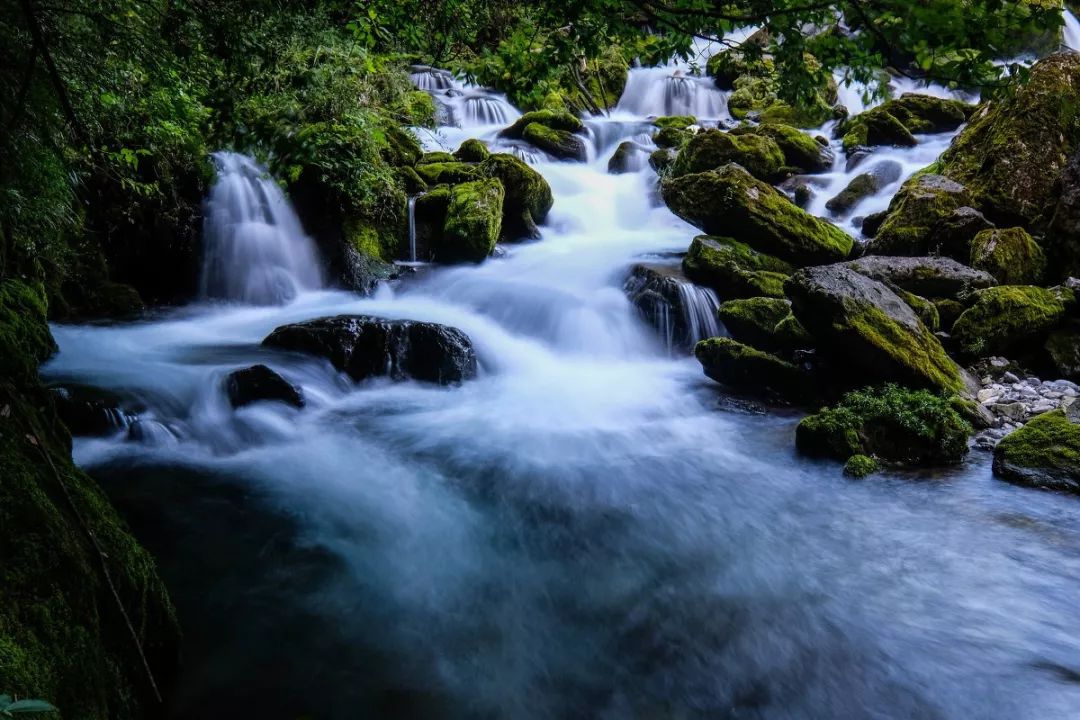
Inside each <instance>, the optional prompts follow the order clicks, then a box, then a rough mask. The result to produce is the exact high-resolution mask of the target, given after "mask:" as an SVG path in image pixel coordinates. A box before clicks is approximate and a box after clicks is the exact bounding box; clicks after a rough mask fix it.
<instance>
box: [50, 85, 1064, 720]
mask: <svg viewBox="0 0 1080 720" xmlns="http://www.w3.org/2000/svg"><path fill="white" fill-rule="evenodd" d="M665 72H668V71H667V70H664V69H661V70H659V71H658V70H656V69H648V68H644V69H635V70H633V71H632V75H631V81H630V84H629V86H628V87H629V89H628V91H627V96H626V97H624V98H623V100H622V101H621V102H620V104H619V108H620V111H619V112H618V113H616V114H614V115H613V117H612V118H608V119H595V120H590V121H589V123H588V127H589V137H590V138H591V141H592V144H593V147H592V148H591V151H590V152H591V154H590V161H589V162H588V163H563V162H551V161H548V160H546V159H543V158H539V159H538V162H536V164H535V167H536V169H537V170H539V171H540V172H541V173H542V174H543V175H544V177H545V178H547V180H548V181H549V183H550V184H551V187H552V190H553V192H554V196H555V204H554V208H553V210H552V212H551V215H550V217H549V218H548V219H547V221H546V223H545V224H544V226H543V227H542V233H543V238H542V239H541V240H540V241H538V242H534V243H527V244H522V245H515V246H511V247H507V248H505V256H504V257H498V258H493V259H489V260H488V261H487V262H485V263H483V264H481V265H479V266H467V267H450V268H437V269H436V268H429V269H428V271H427V272H426V273H424V274H422V275H421V276H419V277H418V279H415V280H412V281H409V282H405V283H403V284H401V285H399V286H397V287H394V288H390V287H383V288H382V289H380V290H379V292H377V294H376V295H375V296H374V297H371V298H360V297H357V296H355V295H353V294H350V293H347V292H343V291H336V290H318V289H312V287H313V285H312V283H311V282H310V281H307V280H305V281H304V282H299V283H295V290H296V293H295V297H293V298H292V300H291V301H290V302H287V303H285V304H280V305H256V304H236V303H232V304H221V303H209V302H207V303H198V304H194V305H191V306H189V307H186V308H182V309H179V310H176V311H172V312H167V313H163V314H161V315H159V316H155V317H153V318H150V319H147V320H144V321H140V322H136V323H130V324H122V325H109V326H56V327H55V328H54V333H55V336H56V339H57V341H58V343H59V345H60V352H59V354H58V355H57V356H56V358H55V359H54V360H53V361H51V362H50V363H49V364H48V365H47V366H46V368H45V369H44V371H43V372H44V374H45V376H46V377H47V378H48V379H49V380H51V381H53V382H56V383H77V384H84V385H91V386H95V387H99V388H104V389H106V390H108V391H109V392H111V393H113V394H115V395H116V396H118V397H120V398H122V400H123V403H124V404H125V406H126V407H128V408H129V409H131V410H133V411H136V412H138V414H139V418H140V419H139V421H138V423H137V425H138V426H140V427H141V428H142V429H141V430H140V431H138V432H131V431H128V432H127V433H125V434H120V435H117V436H116V437H112V438H106V439H83V440H79V441H77V443H76V446H75V457H76V459H77V460H78V461H79V462H80V463H81V464H82V465H83V466H85V467H87V468H88V469H90V470H91V472H93V473H94V474H95V475H96V476H97V477H99V478H101V479H102V481H103V482H105V483H106V484H107V486H108V487H109V488H110V491H111V492H112V493H113V494H114V496H116V497H119V498H120V502H121V505H122V506H124V507H126V508H128V509H129V512H131V513H132V515H133V517H134V518H135V520H133V522H134V523H135V524H136V529H137V530H140V534H142V535H143V536H144V537H146V538H147V542H148V543H150V545H151V547H152V548H153V549H155V551H156V552H157V554H158V556H159V557H160V558H161V562H162V564H163V567H164V570H165V573H166V576H167V577H168V578H169V581H170V586H171V588H172V589H173V593H174V596H175V597H176V598H177V602H178V604H179V607H180V613H181V619H182V620H183V621H184V623H185V632H186V634H187V636H188V637H189V641H188V642H189V643H190V645H189V647H188V650H187V656H188V657H187V665H186V670H185V676H184V677H183V678H182V679H181V682H180V686H181V688H180V691H179V693H178V699H177V700H176V709H175V711H174V714H175V716H176V717H203V718H216V717H234V716H256V715H259V716H263V717H295V716H299V715H312V716H315V717H331V718H350V717H357V716H364V717H368V716H371V717H394V718H400V717H417V718H419V717H424V718H474V717H483V718H515V719H517V718H521V719H525V720H532V719H533V718H537V719H539V718H605V719H606V718H612V719H614V718H620V719H622V718H631V719H633V718H643V719H644V718H656V717H670V718H736V717H739V718H744V717H745V718H776V719H790V718H821V717H830V718H869V717H874V718H957V719H959V718H965V719H966V718H1003V719H1004V718H1036V717H1037V718H1041V719H1049V718H1061V719H1062V720H1064V719H1065V718H1075V717H1076V714H1075V713H1076V709H1077V708H1078V707H1080V684H1078V683H1077V682H1076V678H1075V677H1074V676H1073V675H1070V672H1071V673H1074V674H1075V673H1080V628H1078V627H1077V624H1076V622H1075V615H1076V598H1077V597H1078V596H1080V508H1078V507H1077V505H1076V500H1075V499H1073V498H1066V497H1060V496H1056V495H1050V494H1044V493H1038V492H1034V491H1030V490H1023V489H1019V488H1015V487H1012V486H1009V485H1005V484H1004V483H1000V482H998V481H995V480H993V479H991V478H990V473H989V469H988V467H987V462H986V460H985V458H983V457H981V456H979V455H975V456H974V457H973V459H972V460H971V461H970V462H969V463H968V464H967V465H966V466H965V467H964V468H960V469H956V470H953V471H949V472H946V473H939V474H935V475H933V476H930V475H928V474H922V475H914V474H913V475H907V476H901V475H893V474H887V473H886V474H883V475H879V476H875V477H873V478H871V479H869V480H866V481H864V482H861V483H853V482H851V481H848V480H845V479H843V478H842V477H841V475H840V472H839V468H838V466H837V465H835V464H833V463H817V462H809V461H805V460H801V459H798V458H797V457H796V456H795V454H794V451H793V448H792V434H793V428H794V423H795V420H796V418H795V417H793V416H790V415H785V414H782V413H781V414H778V415H768V416H762V415H756V414H753V413H747V412H743V411H740V410H739V409H738V408H737V407H735V406H727V405H725V404H722V403H720V404H718V397H719V394H718V392H717V388H716V386H715V385H714V384H712V383H710V382H709V381H707V380H706V379H705V378H704V377H703V376H702V374H701V369H700V367H699V366H698V364H697V363H696V362H695V361H693V360H692V359H690V358H682V357H675V358H672V357H670V356H669V354H668V353H667V352H666V349H665V348H664V342H663V340H662V339H660V338H658V337H657V333H656V331H655V330H653V329H652V328H650V327H649V326H648V325H646V323H645V322H644V321H643V320H642V319H641V318H640V317H639V315H638V314H637V312H636V310H635V309H634V308H633V307H632V306H631V305H630V303H629V302H628V300H627V299H626V297H625V296H624V294H623V291H622V283H623V281H624V279H625V277H626V275H627V271H628V269H629V267H630V266H631V265H632V264H633V263H635V262H637V261H640V260H642V259H644V260H649V261H654V260H656V259H664V258H666V257H669V255H668V254H669V253H675V252H682V251H685V249H686V247H687V246H688V244H689V242H690V240H691V238H692V237H693V236H694V235H695V234H696V231H695V229H694V228H692V227H690V226H689V225H687V224H686V223H684V222H682V221H681V220H679V219H678V218H676V217H674V216H673V215H672V214H671V213H670V212H669V211H668V210H667V209H666V208H664V207H663V206H662V205H661V204H659V203H658V202H657V200H656V196H655V175H654V174H653V173H652V171H651V170H650V169H648V168H647V167H644V168H643V169H642V170H640V171H639V172H632V173H627V174H623V175H610V174H608V173H607V172H606V165H607V160H608V158H609V157H610V156H611V154H612V152H613V151H614V148H615V147H616V146H617V144H618V143H619V142H620V141H621V140H623V139H626V138H634V139H636V140H637V141H638V142H640V143H642V144H643V145H644V146H645V147H646V148H647V147H648V146H649V144H650V143H651V141H650V140H649V139H648V136H647V131H648V128H649V123H648V116H651V115H659V114H664V113H668V112H687V111H691V110H695V109H701V108H711V109H713V110H715V112H716V115H717V116H716V117H713V118H706V120H709V121H713V122H715V121H723V120H726V119H727V118H726V117H725V110H724V109H725V108H726V102H725V99H724V97H723V95H722V93H720V92H719V91H717V90H716V89H715V88H712V87H709V86H708V85H707V84H705V83H697V84H696V85H695V90H694V93H693V94H692V95H686V94H683V95H680V94H679V93H673V92H669V91H668V86H669V84H670V83H669V80H668V76H667V75H665ZM420 75H424V74H423V73H421V74H420ZM414 79H415V80H416V81H417V82H418V83H422V85H421V86H422V87H427V88H428V89H430V90H431V91H433V92H435V93H436V94H440V93H441V95H439V97H440V99H441V105H442V106H443V108H444V110H443V117H445V118H449V121H450V122H452V123H454V124H455V126H452V127H446V128H443V129H441V130H440V131H439V132H438V133H434V134H432V135H430V136H428V137H425V142H426V143H427V144H428V145H429V147H446V148H450V149H453V148H454V147H456V146H457V145H458V144H459V143H460V142H461V141H462V140H464V139H466V138H469V137H479V138H481V139H484V140H486V141H488V142H490V143H492V144H493V145H494V146H495V149H499V142H498V141H497V140H496V137H495V136H496V133H497V130H498V129H499V128H501V127H502V126H503V125H505V124H506V122H507V121H508V120H510V119H512V118H514V117H516V116H517V114H518V113H517V111H516V110H514V109H513V108H511V107H510V106H509V105H507V104H506V103H505V100H504V99H502V98H500V97H499V96H497V95H495V94H492V93H487V92H486V91H482V90H479V89H476V88H470V87H466V86H462V85H460V84H459V83H458V82H457V81H456V80H453V79H452V78H449V77H448V76H440V77H437V78H431V79H424V78H423V77H418V78H414ZM695 82H697V81H695ZM447 93H449V94H447ZM469 98H472V100H471V101H470V99H469ZM478 98H480V99H478ZM679 103H687V104H686V105H682V104H679ZM922 140H923V142H922V144H920V146H919V147H917V148H912V149H903V150H901V149H892V148H882V149H879V150H877V151H876V152H875V153H873V155H872V156H871V157H870V158H867V159H866V160H864V161H863V162H862V163H861V164H860V165H859V166H858V167H857V168H854V169H853V170H851V171H848V170H846V169H845V168H844V161H843V159H839V160H838V161H837V165H836V167H835V168H834V170H833V172H832V173H830V174H826V175H823V176H820V178H821V179H822V181H823V182H824V183H825V184H826V187H825V188H824V189H822V190H820V191H819V193H818V200H817V201H815V205H814V206H813V207H812V208H811V210H812V211H813V212H816V213H822V214H824V209H823V203H824V201H826V200H827V199H828V198H829V197H831V196H832V194H835V192H836V191H839V189H842V188H843V186H844V185H846V182H847V181H848V180H850V178H851V177H854V175H855V174H858V173H859V172H863V171H865V169H866V168H869V167H871V166H873V165H874V164H875V163H881V162H895V163H897V164H899V166H900V167H901V169H902V171H901V178H900V179H902V178H903V177H906V176H908V175H910V174H911V173H912V172H914V171H915V170H916V169H918V168H920V167H922V166H924V165H925V164H927V163H929V162H931V161H932V160H933V159H934V158H935V157H936V155H937V154H938V153H939V152H940V151H941V149H943V148H944V147H945V145H946V144H947V143H948V140H949V138H948V137H944V136H943V137H929V138H922ZM517 150H518V151H519V152H520V153H521V154H522V155H525V156H531V153H530V152H528V151H527V150H526V149H524V148H517ZM839 154H840V153H838V155H839ZM900 179H898V180H897V181H896V182H895V183H892V184H890V186H889V187H887V188H885V189H884V190H883V191H882V193H880V194H879V195H878V196H876V197H874V198H871V199H869V200H867V201H866V203H864V206H862V207H860V208H858V213H857V214H860V215H861V214H864V213H865V212H870V211H873V210H876V209H881V208H882V207H884V205H885V204H886V203H887V202H888V198H889V196H890V195H891V193H892V192H893V191H895V188H896V187H897V186H898V184H899V182H900ZM819 205H820V207H819ZM845 222H847V221H845ZM848 227H851V226H850V225H848ZM300 236H302V233H300ZM215 262H216V261H215ZM311 268H314V265H312V266H311ZM309 269H310V268H306V267H301V268H299V269H298V270H297V272H296V273H294V274H298V275H299V276H302V277H309V276H308V275H307V272H308V270H309ZM215 285H216V284H215ZM211 294H212V295H215V296H218V295H220V294H224V295H226V296H227V297H230V298H233V299H247V300H250V301H259V302H261V301H262V300H263V298H262V297H261V296H259V297H250V296H248V295H247V293H246V291H245V292H243V293H234V292H232V291H229V292H226V293H211ZM271 299H274V300H284V299H287V298H286V297H280V296H279V297H274V298H271ZM340 313H363V314H370V315H378V316H383V317H390V318H409V319H416V320H428V321H435V322H440V323H446V324H449V325H452V326H455V327H458V328H461V329H462V330H463V331H465V332H466V333H467V334H468V335H469V336H470V337H471V338H472V340H473V342H474V343H475V345H476V349H477V352H478V355H479V360H480V365H481V372H480V376H479V378H477V379H476V380H474V381H470V382H467V383H465V384H463V385H461V386H460V387H454V388H437V387H432V386H425V385H419V384H414V383H397V384H395V383H390V382H388V381H383V380H378V381H372V382H367V383H364V384H361V385H355V384H353V383H352V382H350V381H348V380H347V379H345V378H344V377H343V376H342V375H340V374H339V373H337V372H335V371H333V369H332V368H331V367H330V366H329V365H328V364H327V363H326V362H324V361H320V360H317V359H313V358H307V357H301V356H295V355H287V354H278V353H271V352H268V351H265V350H263V349H262V348H260V347H259V342H260V341H261V340H262V339H263V338H264V337H265V336H266V335H267V334H268V333H269V332H270V331H271V330H273V329H274V328H275V327H277V326H280V325H282V324H285V323H289V322H295V321H300V320H305V319H309V318H315V317H320V316H325V315H333V314H340ZM257 362H262V363H266V364H268V365H270V366H271V367H273V368H274V369H276V370H278V371H279V372H281V373H282V374H283V375H284V376H285V377H286V378H287V379H288V380H289V381H291V382H292V383H294V384H297V385H300V386H302V387H303V391H304V394H305V397H306V399H307V405H306V407H305V408H303V409H301V410H297V409H293V408H290V407H285V406H284V405H279V404H272V403H259V404H255V405H251V406H247V407H244V408H241V409H239V410H234V409H232V408H231V407H230V405H229V403H228V401H227V399H226V397H225V393H224V390H223V387H222V383H223V378H224V376H225V375H226V374H227V373H228V372H229V371H231V370H234V369H237V368H241V367H246V366H248V365H251V364H254V363H257ZM132 508H133V509H132ZM1070 678H1072V679H1071V680H1070Z"/></svg>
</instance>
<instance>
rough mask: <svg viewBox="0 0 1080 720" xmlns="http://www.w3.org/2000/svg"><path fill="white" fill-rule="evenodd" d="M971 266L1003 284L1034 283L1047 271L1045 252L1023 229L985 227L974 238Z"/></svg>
mask: <svg viewBox="0 0 1080 720" xmlns="http://www.w3.org/2000/svg"><path fill="white" fill-rule="evenodd" d="M971 267H973V268H978V269H979V270H985V271H986V272H988V273H990V274H991V275H993V276H994V278H995V279H996V280H997V281H998V282H999V283H1001V284H1002V285H1035V284H1038V283H1039V282H1041V281H1042V278H1043V275H1044V274H1045V273H1046V255H1045V254H1044V253H1043V250H1042V248H1041V247H1039V244H1038V243H1037V242H1035V239H1034V238H1032V237H1031V235H1030V234H1028V231H1027V230H1024V229H1023V228H1008V229H1006V230H983V231H982V232H980V233H979V234H977V235H976V236H975V238H974V239H973V240H972V241H971Z"/></svg>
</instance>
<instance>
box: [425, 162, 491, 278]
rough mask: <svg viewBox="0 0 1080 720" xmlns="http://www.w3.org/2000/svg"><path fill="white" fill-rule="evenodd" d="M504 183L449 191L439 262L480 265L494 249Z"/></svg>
mask: <svg viewBox="0 0 1080 720" xmlns="http://www.w3.org/2000/svg"><path fill="white" fill-rule="evenodd" d="M504 196H505V193H504V191H503V186H502V183H501V182H499V180H498V179H496V178H490V179H488V180H476V181H474V182H468V183H462V184H461V185H456V186H454V187H453V188H452V189H451V190H450V202H449V204H448V205H447V208H446V222H445V223H444V224H443V235H442V242H441V243H440V244H439V246H438V247H437V248H436V249H435V253H434V257H435V259H436V260H437V261H438V262H449V263H455V262H480V261H482V260H483V259H484V258H486V257H487V256H488V255H490V254H491V251H492V250H494V249H495V243H496V242H497V241H498V239H499V231H500V229H501V228H502V213H503V198H504Z"/></svg>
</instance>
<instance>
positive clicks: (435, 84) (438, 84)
mask: <svg viewBox="0 0 1080 720" xmlns="http://www.w3.org/2000/svg"><path fill="white" fill-rule="evenodd" d="M409 80H411V81H412V84H413V85H415V86H416V88H417V89H418V90H427V91H428V92H434V91H436V90H449V89H450V88H452V87H454V77H453V75H451V74H450V73H449V72H447V71H446V70H439V69H438V68H432V67H427V66H426V65H414V66H413V67H412V72H410V73H409Z"/></svg>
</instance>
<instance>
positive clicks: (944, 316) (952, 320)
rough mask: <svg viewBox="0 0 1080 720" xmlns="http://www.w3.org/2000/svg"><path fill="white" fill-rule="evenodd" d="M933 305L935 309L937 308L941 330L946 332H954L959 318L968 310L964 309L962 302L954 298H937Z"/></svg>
mask: <svg viewBox="0 0 1080 720" xmlns="http://www.w3.org/2000/svg"><path fill="white" fill-rule="evenodd" d="M933 303H934V307H935V308H937V313H938V324H939V329H940V330H943V331H944V332H952V327H953V325H955V324H956V320H957V318H959V317H960V316H961V315H962V314H963V312H964V310H966V309H967V308H966V307H964V304H963V303H962V302H960V301H958V300H953V299H952V298H937V299H935V300H934V301H933Z"/></svg>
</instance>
